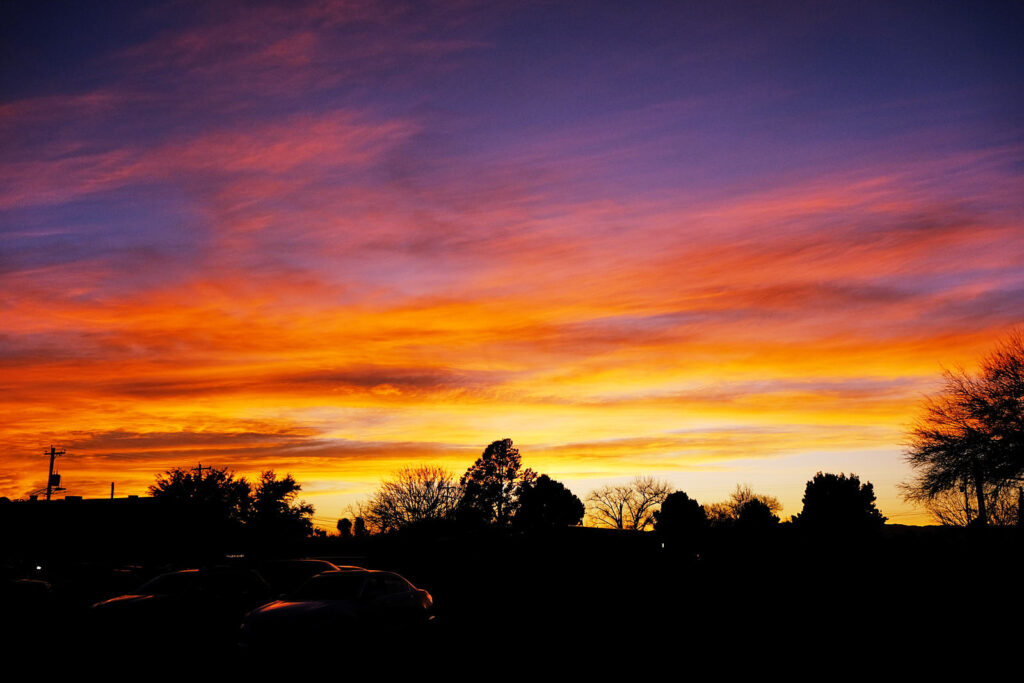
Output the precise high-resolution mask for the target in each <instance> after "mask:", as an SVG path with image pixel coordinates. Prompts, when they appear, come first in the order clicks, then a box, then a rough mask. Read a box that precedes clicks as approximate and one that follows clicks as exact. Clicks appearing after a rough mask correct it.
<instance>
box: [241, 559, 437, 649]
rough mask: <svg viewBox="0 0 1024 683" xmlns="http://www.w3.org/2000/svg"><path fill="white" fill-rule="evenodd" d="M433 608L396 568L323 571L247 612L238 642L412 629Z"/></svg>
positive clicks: (326, 639) (328, 639) (332, 639)
mask: <svg viewBox="0 0 1024 683" xmlns="http://www.w3.org/2000/svg"><path fill="white" fill-rule="evenodd" d="M433 606H434V600H433V598H432V597H431V596H430V593H428V592H427V591H425V590H423V589H420V588H417V587H416V586H414V585H412V584H411V583H409V581H407V580H406V579H405V578H404V577H402V576H400V575H398V574H395V573H394V572H386V571H375V570H370V569H348V570H342V571H332V572H324V573H322V574H318V575H316V576H314V577H313V578H311V579H309V580H308V581H306V582H305V583H304V584H302V586H300V587H299V588H298V589H297V590H295V591H294V592H293V593H291V594H290V595H288V596H286V597H284V598H282V599H280V600H275V601H273V602H271V603H268V604H266V605H263V606H261V607H258V608H257V609H255V610H253V611H252V612H250V613H249V614H248V615H246V617H245V620H244V621H243V623H242V629H241V638H240V643H241V645H242V646H243V647H252V646H256V645H261V644H278V643H281V642H287V641H296V642H302V643H304V644H307V645H309V644H329V643H336V642H337V640H338V639H339V638H351V637H360V636H363V637H367V638H375V637H377V636H395V635H399V634H408V633H414V632H415V631H417V630H418V629H419V628H422V627H424V626H426V625H427V624H429V623H430V622H431V620H432V619H433V618H434V616H433Z"/></svg>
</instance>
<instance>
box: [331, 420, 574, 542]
mask: <svg viewBox="0 0 1024 683" xmlns="http://www.w3.org/2000/svg"><path fill="white" fill-rule="evenodd" d="M356 513H357V514H356V516H355V524H356V525H358V524H359V523H360V521H361V520H362V521H364V522H365V524H366V525H368V526H369V527H370V528H371V529H372V530H373V531H374V532H376V533H390V532H396V531H408V530H414V529H415V530H426V529H429V528H439V527H448V528H450V527H452V526H458V527H459V528H477V529H480V528H498V529H517V530H527V529H530V530H535V529H543V528H550V527H559V526H572V525H576V524H579V523H580V522H581V521H582V519H583V513H584V506H583V502H582V501H580V499H579V498H577V497H576V496H575V495H574V494H573V493H572V492H571V491H569V489H567V488H566V487H565V486H564V485H563V484H561V483H560V482H558V481H555V480H554V479H552V478H551V477H549V476H548V475H546V474H540V475H538V474H537V473H536V472H535V471H534V470H532V469H530V468H525V469H524V468H523V466H522V456H521V455H520V453H519V449H518V448H516V447H515V446H514V445H513V443H512V440H511V439H501V440H499V441H494V442H492V443H491V444H490V445H488V446H487V448H486V449H484V452H483V454H482V455H481V456H480V457H479V458H477V460H476V462H474V463H473V464H472V465H471V466H470V467H469V468H468V469H467V470H466V471H465V473H463V475H462V476H461V477H460V478H459V479H458V480H456V478H455V475H454V474H452V473H451V472H449V471H448V470H446V469H444V468H442V467H437V466H433V465H421V466H419V467H405V468H403V469H401V470H398V471H397V472H395V473H394V474H392V476H391V477H390V478H388V479H386V480H384V481H383V482H381V484H380V486H379V487H378V488H377V490H376V491H375V492H374V493H373V494H372V495H371V497H370V498H369V500H367V501H364V502H363V503H361V504H359V505H358V507H357V510H356ZM352 524H353V523H352V522H351V521H349V520H347V519H341V520H339V521H338V529H339V532H340V533H341V534H342V536H345V537H348V536H354V535H355V534H353V533H351V529H352V526H351V525H352Z"/></svg>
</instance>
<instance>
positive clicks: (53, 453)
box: [44, 444, 65, 500]
mask: <svg viewBox="0 0 1024 683" xmlns="http://www.w3.org/2000/svg"><path fill="white" fill-rule="evenodd" d="M64 453H65V451H58V450H57V449H56V448H54V447H53V444H50V452H49V453H44V455H49V456H50V473H49V474H48V475H46V500H50V495H51V494H52V493H53V461H54V460H56V459H57V458H58V457H60V456H62V455H64ZM58 488H60V484H59V480H58Z"/></svg>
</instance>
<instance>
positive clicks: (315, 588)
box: [288, 572, 366, 600]
mask: <svg viewBox="0 0 1024 683" xmlns="http://www.w3.org/2000/svg"><path fill="white" fill-rule="evenodd" d="M364 581H366V574H365V573H363V572H330V573H327V574H318V575H317V576H314V577H313V578H311V579H310V580H309V581H307V582H306V583H304V584H302V585H301V586H299V588H298V590H296V591H295V592H294V593H292V594H291V595H289V596H288V598H289V599H290V600H354V599H356V598H358V597H359V592H360V590H361V589H362V587H363V582H364Z"/></svg>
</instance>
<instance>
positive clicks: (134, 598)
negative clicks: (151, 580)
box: [93, 595, 159, 609]
mask: <svg viewBox="0 0 1024 683" xmlns="http://www.w3.org/2000/svg"><path fill="white" fill-rule="evenodd" d="M158 597H159V596H156V595H119V596H117V597H116V598H110V599H109V600H103V601H102V602H97V603H96V604H95V605H93V607H94V608H97V607H98V608H100V609H117V608H119V607H128V606H131V605H138V604H142V603H148V602H151V601H153V600H156V599H157V598H158Z"/></svg>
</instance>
